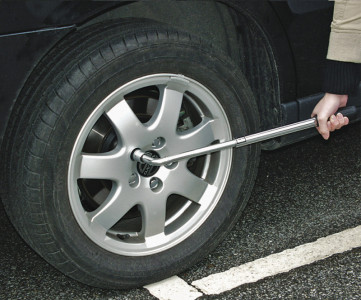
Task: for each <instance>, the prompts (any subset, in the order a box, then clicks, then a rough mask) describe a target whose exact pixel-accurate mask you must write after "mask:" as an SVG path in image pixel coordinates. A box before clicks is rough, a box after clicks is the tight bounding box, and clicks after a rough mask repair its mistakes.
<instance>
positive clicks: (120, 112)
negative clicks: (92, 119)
mask: <svg viewBox="0 0 361 300" xmlns="http://www.w3.org/2000/svg"><path fill="white" fill-rule="evenodd" d="M106 115H107V116H108V118H109V120H110V122H111V123H112V125H113V127H114V129H115V130H116V132H117V134H118V136H119V137H120V138H121V139H122V142H123V144H129V143H130V144H133V143H135V142H137V141H138V142H139V140H140V139H142V138H144V137H146V136H147V135H148V133H147V130H146V128H145V127H144V125H143V124H142V123H141V122H140V121H139V119H138V118H137V116H136V115H135V113H134V112H133V110H132V109H131V108H130V106H129V105H128V103H127V102H126V101H125V100H122V101H120V102H119V103H118V104H117V105H115V106H114V107H113V108H112V109H110V110H109V111H108V112H107V113H106Z"/></svg>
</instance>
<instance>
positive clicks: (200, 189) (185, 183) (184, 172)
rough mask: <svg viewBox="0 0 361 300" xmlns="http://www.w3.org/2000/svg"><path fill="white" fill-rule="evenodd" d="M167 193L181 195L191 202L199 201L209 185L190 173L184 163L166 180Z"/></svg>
mask: <svg viewBox="0 0 361 300" xmlns="http://www.w3.org/2000/svg"><path fill="white" fill-rule="evenodd" d="M167 186H170V191H169V193H171V194H178V195H181V196H183V197H185V198H187V199H189V200H191V201H193V202H196V203H199V202H200V200H201V198H202V196H203V195H204V193H205V191H206V189H207V188H208V187H210V186H211V185H210V184H209V183H207V182H206V181H205V180H203V179H202V178H199V177H198V176H196V175H194V174H192V173H191V172H190V171H189V170H188V169H187V167H186V165H185V164H184V165H183V166H179V168H178V169H177V171H176V172H175V173H174V174H173V175H172V176H171V177H170V178H169V179H168V180H167Z"/></svg>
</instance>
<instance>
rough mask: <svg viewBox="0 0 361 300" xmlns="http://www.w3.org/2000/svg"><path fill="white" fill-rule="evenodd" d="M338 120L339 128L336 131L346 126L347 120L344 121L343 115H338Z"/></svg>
mask: <svg viewBox="0 0 361 300" xmlns="http://www.w3.org/2000/svg"><path fill="white" fill-rule="evenodd" d="M336 118H337V121H338V123H339V125H338V126H337V128H336V129H340V128H341V127H342V126H344V125H345V119H344V117H343V115H342V114H341V113H338V114H337V116H336Z"/></svg>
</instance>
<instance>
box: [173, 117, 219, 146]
mask: <svg viewBox="0 0 361 300" xmlns="http://www.w3.org/2000/svg"><path fill="white" fill-rule="evenodd" d="M217 123H218V122H217V120H210V119H208V118H205V119H204V120H203V121H202V122H201V123H200V124H199V125H197V126H196V127H194V128H192V129H189V130H187V131H186V132H184V133H182V134H180V135H178V136H177V137H178V138H179V139H180V141H178V142H176V145H173V147H175V148H176V151H178V152H185V151H190V150H194V149H197V148H199V147H204V146H208V145H210V144H211V143H212V142H214V141H215V140H216V139H217V137H216V136H215V134H214V131H215V130H214V129H215V127H217ZM172 150H173V149H172Z"/></svg>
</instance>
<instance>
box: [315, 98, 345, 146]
mask: <svg viewBox="0 0 361 300" xmlns="http://www.w3.org/2000/svg"><path fill="white" fill-rule="evenodd" d="M347 99H348V96H347V95H336V94H330V93H326V94H325V96H324V97H323V98H322V99H321V100H320V101H319V102H318V103H317V105H316V106H315V108H314V110H313V112H312V115H311V116H312V117H314V116H315V115H317V121H318V125H319V126H318V127H317V130H318V132H319V133H320V134H321V135H322V137H323V138H324V139H325V140H328V138H329V137H330V132H331V131H335V130H336V129H340V128H341V127H342V126H345V125H347V124H348V123H349V119H348V118H347V117H344V116H343V115H342V114H341V113H338V114H337V116H335V115H334V114H335V112H336V111H337V110H338V109H339V108H340V107H345V106H346V103H347Z"/></svg>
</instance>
